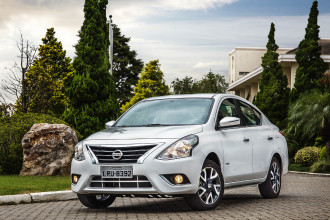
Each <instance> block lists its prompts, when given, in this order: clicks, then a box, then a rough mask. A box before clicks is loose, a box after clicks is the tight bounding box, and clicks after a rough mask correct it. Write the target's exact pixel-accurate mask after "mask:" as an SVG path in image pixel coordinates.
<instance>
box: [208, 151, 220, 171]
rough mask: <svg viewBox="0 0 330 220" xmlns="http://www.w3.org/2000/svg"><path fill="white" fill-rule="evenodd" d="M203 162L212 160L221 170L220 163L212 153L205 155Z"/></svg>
mask: <svg viewBox="0 0 330 220" xmlns="http://www.w3.org/2000/svg"><path fill="white" fill-rule="evenodd" d="M205 160H212V161H213V162H215V163H216V164H217V165H218V166H219V167H220V170H221V161H220V158H219V157H218V155H217V154H216V153H214V152H211V153H209V154H208V155H207V157H206V158H205Z"/></svg>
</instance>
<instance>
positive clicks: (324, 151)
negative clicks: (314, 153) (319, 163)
mask: <svg viewBox="0 0 330 220" xmlns="http://www.w3.org/2000/svg"><path fill="white" fill-rule="evenodd" d="M322 159H323V160H326V159H327V147H326V146H324V147H323V148H322V150H321V152H320V160H322Z"/></svg>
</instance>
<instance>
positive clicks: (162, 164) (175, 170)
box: [71, 145, 204, 195]
mask: <svg viewBox="0 0 330 220" xmlns="http://www.w3.org/2000/svg"><path fill="white" fill-rule="evenodd" d="M165 148H166V147H165V145H163V146H160V145H158V146H156V147H155V148H153V149H152V150H151V151H152V152H151V153H150V152H149V155H148V156H147V157H146V158H145V159H144V161H143V162H142V163H141V164H139V163H134V164H123V163H120V164H118V163H117V164H116V163H111V164H93V163H92V159H91V157H90V155H89V154H88V153H87V152H86V147H85V146H84V153H85V160H84V161H77V160H75V159H73V160H72V165H71V174H78V175H81V176H80V178H79V181H78V182H77V184H72V185H71V189H72V191H73V192H76V193H79V194H116V195H130V194H133V195H138V194H147V195H149V194H163V195H179V194H194V193H196V192H197V190H198V185H199V177H200V171H201V168H202V163H203V161H204V158H203V155H202V154H198V151H193V155H192V156H191V157H188V158H183V159H176V160H167V161H163V160H158V159H155V158H156V157H157V155H158V154H159V153H161V152H162V151H163V150H164V149H165ZM147 154H148V153H147ZM101 166H103V167H104V166H132V167H133V176H144V177H146V178H147V180H148V181H149V182H150V184H151V186H150V187H138V186H136V187H127V186H126V187H118V186H117V187H109V186H104V185H103V186H97V187H96V186H95V185H94V186H92V185H91V182H92V179H93V178H95V177H97V178H100V175H101ZM165 174H184V175H186V177H187V178H188V179H189V181H190V183H188V184H182V185H174V184H171V183H170V182H168V181H167V180H166V179H165V178H164V177H163V176H162V175H165ZM121 180H124V181H125V180H128V181H129V179H121ZM102 181H103V180H102Z"/></svg>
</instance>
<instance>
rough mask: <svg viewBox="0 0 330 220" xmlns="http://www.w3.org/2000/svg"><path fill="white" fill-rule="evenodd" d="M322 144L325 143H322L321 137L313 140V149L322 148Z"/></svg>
mask: <svg viewBox="0 0 330 220" xmlns="http://www.w3.org/2000/svg"><path fill="white" fill-rule="evenodd" d="M324 144H325V142H324V141H323V139H322V137H317V138H315V143H314V147H322V146H324Z"/></svg>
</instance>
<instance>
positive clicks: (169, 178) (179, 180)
mask: <svg viewBox="0 0 330 220" xmlns="http://www.w3.org/2000/svg"><path fill="white" fill-rule="evenodd" d="M161 177H162V178H163V180H165V181H166V182H167V183H169V184H171V185H183V184H189V183H190V181H189V179H188V177H187V176H186V175H184V174H181V173H175V174H164V175H161Z"/></svg>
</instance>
